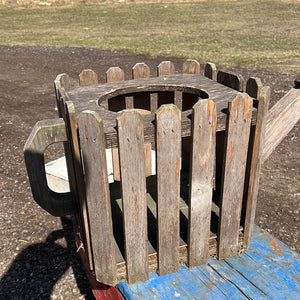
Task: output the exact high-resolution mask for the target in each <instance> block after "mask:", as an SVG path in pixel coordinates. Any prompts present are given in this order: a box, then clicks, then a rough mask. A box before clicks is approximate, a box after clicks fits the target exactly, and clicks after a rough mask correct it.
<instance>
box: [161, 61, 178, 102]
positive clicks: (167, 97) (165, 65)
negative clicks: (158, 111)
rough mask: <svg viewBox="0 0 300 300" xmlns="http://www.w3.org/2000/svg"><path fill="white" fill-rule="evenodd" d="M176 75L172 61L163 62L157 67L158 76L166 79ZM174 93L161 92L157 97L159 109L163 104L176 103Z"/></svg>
mask: <svg viewBox="0 0 300 300" xmlns="http://www.w3.org/2000/svg"><path fill="white" fill-rule="evenodd" d="M174 73H175V66H174V64H173V63H172V62H171V61H162V62H161V63H160V64H159V65H158V66H157V76H158V77H165V76H170V75H173V74H174ZM174 101H175V99H174V92H160V93H158V97H157V102H158V103H157V107H158V108H159V107H160V106H161V105H163V104H170V103H174Z"/></svg>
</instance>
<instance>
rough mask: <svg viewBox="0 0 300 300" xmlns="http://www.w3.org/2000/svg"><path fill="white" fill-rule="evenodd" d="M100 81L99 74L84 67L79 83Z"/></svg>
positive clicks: (89, 83)
mask: <svg viewBox="0 0 300 300" xmlns="http://www.w3.org/2000/svg"><path fill="white" fill-rule="evenodd" d="M97 83H98V75H97V74H96V73H95V72H94V71H93V70H91V69H84V70H82V72H81V73H80V74H79V85H81V86H83V85H92V84H97Z"/></svg>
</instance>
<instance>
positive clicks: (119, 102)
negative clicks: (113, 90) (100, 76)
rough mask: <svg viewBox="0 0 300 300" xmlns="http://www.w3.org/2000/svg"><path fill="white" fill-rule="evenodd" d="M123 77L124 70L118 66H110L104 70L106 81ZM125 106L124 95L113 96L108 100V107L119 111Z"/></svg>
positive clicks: (114, 80)
mask: <svg viewBox="0 0 300 300" xmlns="http://www.w3.org/2000/svg"><path fill="white" fill-rule="evenodd" d="M124 79H125V75H124V71H123V70H122V69H121V68H119V67H111V68H109V69H108V70H107V71H106V82H120V81H123V80H124ZM125 108H126V101H125V97H124V96H119V97H114V98H112V99H110V100H109V101H108V109H109V110H111V111H115V112H117V111H121V110H123V109H125Z"/></svg>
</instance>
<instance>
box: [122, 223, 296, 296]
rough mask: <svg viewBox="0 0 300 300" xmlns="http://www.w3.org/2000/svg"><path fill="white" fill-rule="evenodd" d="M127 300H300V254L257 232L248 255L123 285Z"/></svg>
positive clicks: (271, 237)
mask: <svg viewBox="0 0 300 300" xmlns="http://www.w3.org/2000/svg"><path fill="white" fill-rule="evenodd" d="M117 288H118V289H119V290H120V291H121V292H122V294H123V296H124V297H125V298H126V299H128V300H129V299H145V300H147V299H149V300H150V299H188V300H189V299H214V300H217V299H288V300H294V299H295V300H299V299H300V254H298V253H297V252H295V251H293V250H291V249H290V248H289V247H288V246H286V245H285V244H283V243H281V242H280V241H278V240H277V239H275V238H274V237H273V236H272V235H270V234H268V233H267V232H264V231H262V230H261V229H260V228H259V227H257V226H256V227H255V228H254V232H253V239H252V243H251V246H250V248H249V250H248V251H246V252H244V253H242V254H240V255H238V256H235V257H232V258H229V259H224V260H222V261H218V260H212V259H210V260H209V263H208V264H207V265H204V266H200V267H197V268H193V269H188V268H186V267H181V268H180V270H179V272H178V273H175V274H169V275H165V276H158V275H157V274H156V273H153V274H151V275H150V276H149V280H147V281H145V282H140V283H136V284H126V282H121V283H119V284H118V285H117Z"/></svg>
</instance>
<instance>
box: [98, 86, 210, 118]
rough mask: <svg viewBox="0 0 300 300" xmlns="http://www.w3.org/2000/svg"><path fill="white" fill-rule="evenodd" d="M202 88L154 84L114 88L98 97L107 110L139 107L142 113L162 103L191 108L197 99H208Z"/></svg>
mask: <svg viewBox="0 0 300 300" xmlns="http://www.w3.org/2000/svg"><path fill="white" fill-rule="evenodd" d="M208 97H209V96H208V94H207V93H206V92H204V91H203V90H199V89H195V88H189V87H182V86H179V87H176V86H175V87H174V86H162V87H161V88H160V89H159V88H158V87H157V86H155V87H152V86H147V87H145V86H143V87H134V88H132V87H128V88H123V89H119V90H114V91H113V92H111V93H108V94H106V95H105V96H103V97H102V98H101V99H99V104H101V105H103V104H105V105H104V107H106V108H107V109H108V110H109V111H113V112H119V111H122V110H124V109H132V108H136V109H140V110H141V113H142V114H148V113H155V111H156V110H157V109H158V108H159V107H160V106H161V105H163V104H175V105H176V106H177V107H178V108H179V109H180V110H181V111H187V110H189V109H192V107H193V106H194V104H195V103H196V102H197V101H198V100H199V99H208Z"/></svg>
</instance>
